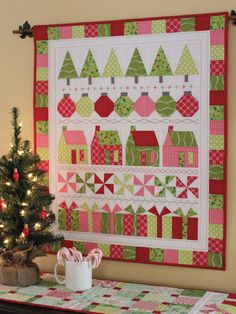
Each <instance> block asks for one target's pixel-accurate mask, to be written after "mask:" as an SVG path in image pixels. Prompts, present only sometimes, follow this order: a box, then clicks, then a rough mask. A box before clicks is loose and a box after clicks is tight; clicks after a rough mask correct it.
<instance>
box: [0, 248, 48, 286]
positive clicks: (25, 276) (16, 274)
mask: <svg viewBox="0 0 236 314" xmlns="http://www.w3.org/2000/svg"><path fill="white" fill-rule="evenodd" d="M44 255H46V254H45V250H44V247H43V246H42V247H37V246H33V245H32V244H30V245H29V246H28V248H26V249H25V250H17V249H15V250H14V249H13V250H12V251H6V252H5V253H3V254H2V255H1V257H2V260H3V262H2V264H0V283H1V284H2V285H7V286H30V285H34V284H37V283H39V281H40V272H39V268H38V266H37V264H35V263H33V262H32V260H33V258H35V257H36V256H44Z"/></svg>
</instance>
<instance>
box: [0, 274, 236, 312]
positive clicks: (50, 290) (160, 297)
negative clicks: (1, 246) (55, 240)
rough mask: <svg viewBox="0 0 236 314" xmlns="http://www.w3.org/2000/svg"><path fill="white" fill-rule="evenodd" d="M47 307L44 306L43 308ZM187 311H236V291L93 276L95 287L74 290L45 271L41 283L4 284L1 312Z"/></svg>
mask: <svg viewBox="0 0 236 314" xmlns="http://www.w3.org/2000/svg"><path fill="white" fill-rule="evenodd" d="M42 307H44V309H42ZM70 312H75V313H103V314H104V313H106V314H119V313H126V314H134V313H137V314H150V313H152V314H161V313H165V314H177V313H180V314H185V313H190V314H193V313H206V314H207V313H217V314H218V313H223V314H231V313H236V294H229V293H220V292H211V291H203V290H189V289H181V288H171V287H163V286H151V285H144V284H133V283H126V282H115V281H110V282H108V281H101V280H93V287H92V288H91V289H89V290H87V291H84V292H78V291H76V292H73V291H70V290H68V289H66V288H65V287H64V286H62V285H58V284H57V283H56V282H55V280H54V277H53V275H52V274H43V275H42V280H41V282H40V284H39V285H34V286H30V287H9V286H1V285H0V313H1V314H10V313H14V314H16V313H17V314H29V313H34V314H35V313H40V314H42V313H43V314H56V313H57V314H65V313H70Z"/></svg>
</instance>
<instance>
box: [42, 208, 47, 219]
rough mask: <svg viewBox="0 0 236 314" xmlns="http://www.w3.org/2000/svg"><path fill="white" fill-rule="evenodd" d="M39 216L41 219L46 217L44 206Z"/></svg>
mask: <svg viewBox="0 0 236 314" xmlns="http://www.w3.org/2000/svg"><path fill="white" fill-rule="evenodd" d="M41 218H42V219H43V220H45V219H46V218H47V211H46V209H45V208H43V210H42V211H41Z"/></svg>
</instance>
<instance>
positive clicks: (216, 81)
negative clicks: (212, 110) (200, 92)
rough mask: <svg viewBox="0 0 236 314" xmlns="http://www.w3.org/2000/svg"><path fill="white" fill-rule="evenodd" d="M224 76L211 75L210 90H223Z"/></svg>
mask: <svg viewBox="0 0 236 314" xmlns="http://www.w3.org/2000/svg"><path fill="white" fill-rule="evenodd" d="M224 88H225V84H224V76H223V75H212V76H211V86H210V90H224Z"/></svg>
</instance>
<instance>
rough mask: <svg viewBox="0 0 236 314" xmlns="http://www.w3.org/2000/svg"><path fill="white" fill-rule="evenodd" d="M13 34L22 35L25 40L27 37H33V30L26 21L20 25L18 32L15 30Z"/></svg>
mask: <svg viewBox="0 0 236 314" xmlns="http://www.w3.org/2000/svg"><path fill="white" fill-rule="evenodd" d="M13 34H20V38H22V39H24V38H26V37H27V36H28V37H33V28H32V27H31V26H30V24H29V22H28V21H26V22H25V23H24V24H23V25H22V26H21V25H19V29H18V30H14V31H13Z"/></svg>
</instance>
